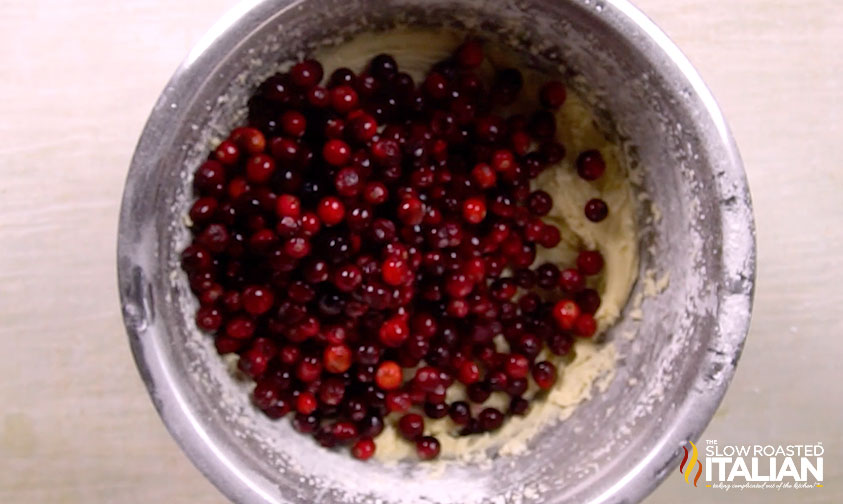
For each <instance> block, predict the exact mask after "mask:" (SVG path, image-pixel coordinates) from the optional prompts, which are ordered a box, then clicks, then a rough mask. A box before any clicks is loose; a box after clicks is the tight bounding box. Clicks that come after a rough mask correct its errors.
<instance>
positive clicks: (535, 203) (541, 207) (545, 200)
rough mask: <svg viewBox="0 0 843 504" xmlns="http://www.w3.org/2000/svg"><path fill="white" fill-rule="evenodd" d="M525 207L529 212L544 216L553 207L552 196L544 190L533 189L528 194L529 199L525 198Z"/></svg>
mask: <svg viewBox="0 0 843 504" xmlns="http://www.w3.org/2000/svg"><path fill="white" fill-rule="evenodd" d="M527 207H528V208H529V209H530V213H531V214H533V215H535V216H538V217H544V216H545V215H547V214H548V213H550V209H551V208H553V198H551V197H550V195H549V194H547V193H546V192H544V191H541V190H539V191H534V192H533V193H532V194H530V199H529V200H527Z"/></svg>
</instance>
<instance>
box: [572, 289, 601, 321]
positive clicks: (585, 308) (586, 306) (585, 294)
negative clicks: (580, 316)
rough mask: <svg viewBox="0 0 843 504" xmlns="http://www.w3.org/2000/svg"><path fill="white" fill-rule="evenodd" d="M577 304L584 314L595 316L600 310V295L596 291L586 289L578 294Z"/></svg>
mask: <svg viewBox="0 0 843 504" xmlns="http://www.w3.org/2000/svg"><path fill="white" fill-rule="evenodd" d="M577 304H578V305H580V309H581V310H582V312H583V313H588V314H591V315H594V313H596V312H597V309H598V308H600V294H599V293H598V292H597V291H596V290H594V289H584V290H583V291H582V292H580V293H579V294H577Z"/></svg>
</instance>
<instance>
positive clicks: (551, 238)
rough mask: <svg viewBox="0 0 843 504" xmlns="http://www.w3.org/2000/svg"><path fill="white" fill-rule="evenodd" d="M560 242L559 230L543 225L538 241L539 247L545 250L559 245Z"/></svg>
mask: <svg viewBox="0 0 843 504" xmlns="http://www.w3.org/2000/svg"><path fill="white" fill-rule="evenodd" d="M560 241H562V234H561V233H560V232H559V228H557V227H556V226H552V225H550V224H548V225H545V227H544V228H543V229H542V233H541V236H539V240H538V242H539V245H541V246H542V247H545V248H553V247H555V246H557V245H559V242H560Z"/></svg>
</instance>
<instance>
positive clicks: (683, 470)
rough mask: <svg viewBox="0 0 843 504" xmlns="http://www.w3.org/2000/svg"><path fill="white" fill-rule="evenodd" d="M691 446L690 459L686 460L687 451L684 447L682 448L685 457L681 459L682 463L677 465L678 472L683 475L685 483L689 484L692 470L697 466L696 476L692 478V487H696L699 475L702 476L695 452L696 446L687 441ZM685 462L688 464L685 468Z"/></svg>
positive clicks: (700, 465)
mask: <svg viewBox="0 0 843 504" xmlns="http://www.w3.org/2000/svg"><path fill="white" fill-rule="evenodd" d="M688 442H689V443H690V444H691V453H690V455H691V457H690V460H688V455H689V454H688V449H687V448H685V447H684V446H683V447H682V449H683V450H685V456H684V457H683V458H682V463H680V464H679V472H680V473H681V474H684V475H685V483H688V484H689V485H690V484H691V481H690V479H689V478H690V476H691V472H692V471H693V470H694V464H696V465H697V475H696V476H695V477H694V486H697V481H699V480H700V475H702V462H700V461H699V460H698V456H699V453H698V452H697V445H695V444H694V442H693V441H688ZM685 462H687V463H688V467H687V468H686V467H685Z"/></svg>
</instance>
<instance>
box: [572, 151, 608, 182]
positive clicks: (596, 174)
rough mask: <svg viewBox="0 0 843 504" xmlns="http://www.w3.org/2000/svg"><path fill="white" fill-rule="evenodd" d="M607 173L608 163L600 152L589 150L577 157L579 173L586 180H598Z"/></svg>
mask: <svg viewBox="0 0 843 504" xmlns="http://www.w3.org/2000/svg"><path fill="white" fill-rule="evenodd" d="M605 171H606V162H605V161H604V160H603V156H602V155H601V154H600V151H597V150H588V151H585V152H582V153H581V154H580V155H579V156H578V157H577V173H578V174H579V176H580V177H582V178H583V179H585V180H597V179H599V178H600V177H601V176H603V172H605Z"/></svg>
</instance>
